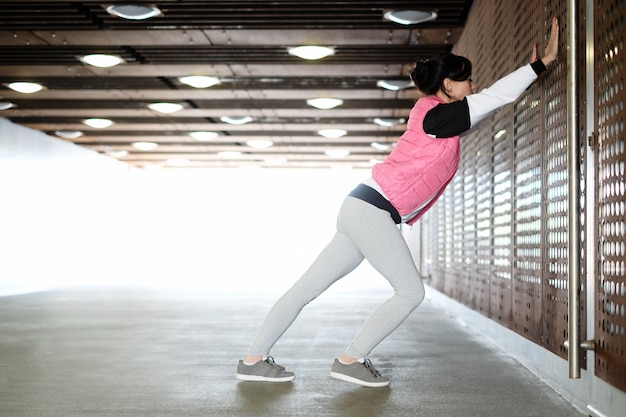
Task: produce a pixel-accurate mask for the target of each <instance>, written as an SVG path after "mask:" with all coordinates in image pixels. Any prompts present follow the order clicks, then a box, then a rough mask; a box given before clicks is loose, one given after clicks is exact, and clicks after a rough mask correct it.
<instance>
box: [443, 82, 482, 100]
mask: <svg viewBox="0 0 626 417" xmlns="http://www.w3.org/2000/svg"><path fill="white" fill-rule="evenodd" d="M443 85H444V87H445V89H446V90H445V93H446V95H447V97H448V99H449V101H450V102H453V101H460V100H463V99H464V98H465V97H466V96H469V95H470V94H472V93H473V92H474V90H475V89H476V84H475V83H474V81H472V78H471V77H470V78H468V79H467V80H464V81H454V80H452V79H450V78H446V79H445V80H444V82H443Z"/></svg>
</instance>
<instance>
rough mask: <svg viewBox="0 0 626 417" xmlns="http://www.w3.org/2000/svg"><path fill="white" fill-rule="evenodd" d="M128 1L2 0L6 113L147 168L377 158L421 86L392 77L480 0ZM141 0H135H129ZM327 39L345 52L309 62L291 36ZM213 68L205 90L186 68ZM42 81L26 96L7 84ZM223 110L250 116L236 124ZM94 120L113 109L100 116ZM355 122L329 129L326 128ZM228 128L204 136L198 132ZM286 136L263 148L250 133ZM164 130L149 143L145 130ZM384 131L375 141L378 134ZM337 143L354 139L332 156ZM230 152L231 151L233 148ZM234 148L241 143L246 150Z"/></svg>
mask: <svg viewBox="0 0 626 417" xmlns="http://www.w3.org/2000/svg"><path fill="white" fill-rule="evenodd" d="M116 3H120V2H115V1H108V2H107V1H106V0H102V1H56V0H50V1H45V0H43V1H42V0H38V1H33V0H21V1H2V2H1V3H0V105H1V104H3V103H4V104H5V107H6V103H12V107H10V108H8V109H5V110H0V117H4V118H7V119H9V120H11V121H13V122H15V123H17V124H20V125H24V126H28V127H30V128H33V129H37V130H41V131H43V132H45V133H47V134H49V135H51V136H55V137H59V136H58V134H57V133H56V132H59V131H66V132H67V131H80V132H82V133H83V135H82V136H80V137H77V138H74V139H68V138H61V139H62V140H69V141H72V142H74V143H76V144H77V145H79V146H83V147H86V148H90V149H93V150H95V151H97V152H100V153H103V154H106V155H109V156H111V157H115V158H117V159H119V160H121V161H124V162H127V163H128V164H131V165H134V166H138V167H155V166H166V167H170V166H171V167H181V166H185V167H239V166H247V165H254V166H261V167H267V166H272V167H307V168H311V167H312V168H317V167H319V168H328V167H335V166H351V167H354V168H369V167H371V166H372V164H373V163H375V162H376V161H380V160H382V159H383V158H384V157H385V155H386V154H388V153H389V151H390V149H391V148H390V147H392V146H393V144H394V143H395V141H396V140H397V139H398V136H399V135H400V134H401V133H402V131H403V130H404V125H403V124H402V123H400V124H396V125H393V126H380V125H378V124H376V123H374V119H376V118H383V119H405V120H406V117H407V116H408V113H409V110H410V108H411V107H412V105H413V103H414V101H415V99H416V97H417V96H416V92H415V90H414V89H413V88H407V89H402V90H398V91H390V90H386V89H384V88H381V87H378V86H377V82H378V81H379V80H387V81H393V80H407V79H408V73H409V71H410V69H411V67H412V65H413V64H414V62H415V61H416V60H418V59H426V58H429V57H432V56H435V55H438V54H440V53H442V52H445V51H450V50H451V49H452V46H453V45H454V44H455V42H457V40H458V38H459V36H460V34H461V32H462V29H463V25H464V23H465V21H466V18H467V15H468V12H469V9H470V7H471V3H472V1H471V0H458V1H454V0H437V1H435V0H433V1H419V0H409V1H367V0H357V1H352V0H349V1H309V0H291V1H285V0H275V1H263V0H247V1H246V0H244V1H172V0H168V1H159V0H154V1H150V2H145V1H137V0H135V1H132V3H133V4H152V5H156V6H157V7H158V8H159V9H160V10H161V12H162V14H161V15H160V16H157V17H153V18H150V19H147V20H141V21H140V20H127V19H123V18H120V17H116V16H113V15H110V14H108V13H107V11H106V7H107V6H109V5H111V4H116ZM125 3H126V4H127V3H130V1H127V2H125ZM406 9H421V10H429V11H435V12H437V14H438V17H437V19H435V20H432V21H429V22H425V23H421V24H417V25H409V26H405V25H401V24H397V23H393V22H389V21H386V20H384V19H383V14H384V12H385V11H388V10H406ZM312 44H317V45H324V46H331V47H333V48H334V55H331V56H328V57H326V58H323V59H320V60H316V61H310V60H303V59H301V58H298V57H296V56H293V55H290V54H289V53H288V52H287V48H288V47H293V46H299V45H312ZM90 53H106V54H113V55H118V56H120V57H122V58H123V59H124V61H125V62H124V63H122V64H120V65H117V66H114V67H109V68H98V67H94V66H90V65H88V64H85V63H83V62H81V61H80V59H79V58H80V57H81V56H83V55H85V54H90ZM188 75H207V76H216V77H218V78H220V80H221V83H220V84H218V85H215V86H212V87H209V88H201V89H198V88H193V87H190V86H188V85H185V84H183V83H182V82H180V80H179V79H178V77H181V76H188ZM14 81H29V82H37V83H40V84H42V85H43V86H44V89H43V90H41V91H39V92H36V93H32V94H24V93H19V92H16V91H13V90H11V89H9V88H8V87H7V84H9V83H11V82H14ZM316 97H333V98H339V99H342V100H343V104H342V105H340V106H338V107H336V108H333V109H329V110H320V109H316V108H314V107H311V106H310V105H308V104H307V99H311V98H316ZM154 102H174V103H179V104H181V105H182V106H183V109H182V110H180V111H177V112H175V113H169V114H163V113H159V112H157V111H154V110H151V109H149V108H148V107H147V106H148V105H149V104H150V103H154ZM222 116H227V117H239V116H249V117H251V118H253V121H252V122H250V123H246V124H240V125H234V124H229V123H225V122H224V121H222V120H221V119H220V117H222ZM87 118H107V119H110V120H112V121H113V122H114V124H113V125H112V126H110V127H108V128H101V129H98V128H92V127H89V126H87V125H85V124H84V123H83V120H84V119H87ZM329 128H332V129H342V130H345V131H346V132H347V133H346V134H345V135H344V136H342V137H339V138H335V139H332V138H331V139H329V138H326V137H323V136H321V135H320V134H318V131H319V130H321V129H329ZM194 131H211V132H216V133H218V136H217V137H216V138H214V139H211V140H208V141H199V140H197V139H194V138H192V137H191V136H190V135H189V133H190V132H194ZM258 139H266V140H271V141H272V142H273V145H272V146H270V147H265V148H254V147H252V146H249V145H248V142H249V141H251V140H258ZM138 141H139V142H153V143H157V144H158V146H157V147H156V148H155V149H153V150H149V151H146V150H139V149H137V148H135V147H134V146H133V145H132V144H133V143H135V142H138ZM372 143H375V144H376V145H375V147H374V146H372ZM328 150H346V151H349V152H350V153H349V154H348V155H346V156H342V157H340V156H336V155H335V156H329V155H327V154H326V153H325V152H326V151H328ZM222 152H229V153H227V154H224V153H222ZM233 152H234V153H233Z"/></svg>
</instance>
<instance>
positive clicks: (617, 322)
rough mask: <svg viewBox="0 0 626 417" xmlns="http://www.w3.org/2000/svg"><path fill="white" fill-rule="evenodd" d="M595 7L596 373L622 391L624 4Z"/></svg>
mask: <svg viewBox="0 0 626 417" xmlns="http://www.w3.org/2000/svg"><path fill="white" fill-rule="evenodd" d="M596 4H597V6H596V23H595V24H596V27H595V31H594V32H595V37H596V39H595V56H596V74H595V75H596V76H595V79H596V127H595V131H596V132H597V136H598V149H597V152H596V158H597V159H596V166H597V169H598V173H597V178H598V184H597V186H596V192H597V196H596V201H597V215H598V219H597V232H598V242H597V247H598V248H599V252H600V253H599V259H598V262H599V265H598V275H599V281H598V282H597V288H596V291H597V301H596V306H595V321H596V326H595V327H596V329H595V331H596V341H597V343H596V364H595V365H596V375H597V376H598V377H600V378H602V379H604V380H605V381H607V382H609V383H611V384H612V385H615V386H616V387H618V388H620V389H621V390H623V391H626V378H624V375H626V355H625V353H624V350H625V349H626V334H625V333H626V223H625V221H626V190H625V188H626V185H625V184H626V174H625V172H624V164H625V162H624V161H625V160H626V150H625V145H624V143H625V141H626V132H625V131H624V122H625V119H626V108H625V104H626V87H625V86H624V73H625V72H626V68H625V67H626V65H625V64H626V57H625V54H624V52H625V50H624V43H625V35H624V32H626V25H625V23H624V17H625V15H626V1H624V0H600V1H598V2H597V3H596Z"/></svg>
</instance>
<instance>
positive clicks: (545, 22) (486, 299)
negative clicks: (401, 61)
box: [420, 0, 568, 358]
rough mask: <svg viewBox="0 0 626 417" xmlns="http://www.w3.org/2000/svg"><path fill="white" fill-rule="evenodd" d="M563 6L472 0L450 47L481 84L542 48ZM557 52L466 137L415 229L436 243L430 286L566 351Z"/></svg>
mask: <svg viewBox="0 0 626 417" xmlns="http://www.w3.org/2000/svg"><path fill="white" fill-rule="evenodd" d="M564 9H565V2H564V1H550V0H548V1H546V0H537V1H525V2H514V1H506V2H497V3H496V2H489V1H486V0H483V1H475V2H474V4H473V6H472V10H471V13H470V16H469V19H468V23H467V25H466V28H465V30H464V32H463V36H462V37H461V39H460V41H459V43H458V45H457V48H456V50H455V52H456V53H459V54H462V55H465V56H467V57H469V58H470V59H471V60H472V62H474V64H475V68H474V73H473V79H474V80H475V81H476V82H477V83H478V84H479V87H478V88H479V89H480V88H483V87H487V86H488V85H490V84H491V83H493V82H494V81H496V80H497V79H498V78H500V77H501V76H503V75H506V74H507V73H509V72H511V71H513V70H515V69H516V68H518V67H519V66H521V65H524V64H525V63H527V62H528V61H529V59H530V52H531V50H532V45H533V44H534V43H537V44H539V45H540V50H541V45H545V43H546V42H547V36H548V33H549V21H550V17H551V16H553V15H556V16H564V14H565V10H564ZM561 20H562V21H563V20H564V18H562V19H561ZM562 26H563V24H562ZM563 30H565V28H563ZM562 42H564V40H562ZM561 48H562V50H564V47H563V45H561ZM564 56H565V55H563V59H562V60H559V62H558V63H556V65H554V66H553V67H552V68H551V69H550V71H549V72H548V73H547V74H544V75H542V77H541V79H540V80H539V81H538V82H537V83H535V84H534V85H532V86H531V87H530V88H529V89H528V90H527V91H526V92H525V93H524V94H523V95H522V96H521V97H520V99H519V100H518V101H517V102H516V103H515V104H513V105H511V106H507V107H505V108H504V109H502V110H501V111H500V112H499V113H498V114H497V115H496V116H494V117H493V118H492V119H490V120H488V121H487V122H486V123H485V124H484V125H483V126H482V128H481V130H480V131H478V132H476V133H473V134H471V135H469V136H467V137H465V138H463V140H462V152H463V154H462V162H461V166H460V169H459V172H458V174H457V176H456V177H455V179H454V181H453V183H452V184H451V186H450V187H449V189H448V190H447V191H446V193H445V195H444V197H443V198H442V201H440V202H439V203H438V204H437V205H435V207H434V208H433V209H432V210H431V212H430V213H429V214H428V215H427V217H426V218H425V219H424V221H423V222H422V225H421V226H420V227H421V236H422V239H423V240H424V242H422V244H421V248H422V249H421V250H422V252H428V251H429V248H432V250H436V253H435V254H434V255H431V256H429V259H432V260H433V265H430V264H429V265H428V271H430V272H431V279H432V285H433V286H434V287H436V288H438V289H439V290H441V291H443V292H445V293H446V294H448V295H449V296H451V297H453V298H455V299H457V300H458V301H460V302H462V303H464V304H465V305H467V306H469V307H471V308H473V309H474V310H476V311H479V312H481V313H482V314H484V315H486V316H488V317H490V318H492V319H493V320H496V321H498V322H499V323H501V324H503V325H505V326H506V327H509V328H511V329H512V330H514V331H516V332H518V333H520V334H521V335H523V336H524V337H526V338H528V339H530V340H532V341H534V342H536V343H538V344H540V345H542V346H544V347H546V348H547V349H549V350H551V351H553V352H555V353H556V354H558V355H560V356H562V357H564V358H565V357H567V352H566V351H564V349H563V348H562V346H563V342H564V341H565V340H566V339H567V259H568V256H567V246H568V241H567V239H568V235H567V146H566V144H567V129H566V117H567V116H566V111H567V86H566V79H567V77H566V70H567V69H566V65H565V62H564V61H565V59H564ZM429 232H435V233H436V239H435V238H433V236H435V234H433V235H430V236H429ZM429 239H432V241H431V242H430V243H429ZM435 260H436V261H435Z"/></svg>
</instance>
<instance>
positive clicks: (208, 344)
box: [0, 290, 583, 417]
mask: <svg viewBox="0 0 626 417" xmlns="http://www.w3.org/2000/svg"><path fill="white" fill-rule="evenodd" d="M386 296H387V294H386V293H384V294H373V293H358V292H337V293H332V292H331V293H330V294H325V295H323V296H322V297H320V299H318V300H316V301H315V302H313V303H311V304H310V305H309V306H307V307H306V308H305V310H304V311H303V313H302V314H301V316H300V317H299V318H298V320H297V321H296V323H295V324H294V326H292V328H291V329H289V330H288V331H287V333H285V335H284V337H283V339H281V341H279V343H278V344H277V345H276V346H275V348H274V350H273V355H274V357H275V358H276V361H277V362H278V363H280V364H281V365H283V366H286V367H287V368H288V369H290V370H293V371H294V372H295V373H296V375H297V378H296V381H295V382H294V383H282V384H263V383H250V382H238V381H237V380H236V379H235V368H236V363H237V360H238V359H239V358H240V356H241V355H242V353H243V351H244V350H245V348H246V346H247V344H248V343H249V341H250V339H251V337H252V336H253V334H254V333H255V331H256V329H257V327H258V325H259V324H260V320H261V319H262V316H263V315H264V314H265V313H266V311H267V309H268V308H269V307H270V305H271V303H272V302H273V301H274V299H275V298H276V295H271V296H263V295H255V296H234V295H222V296H217V295H215V294H213V295H211V294H208V293H183V292H176V291H161V292H156V291H152V290H150V291H136V290H134V291H119V290H107V291H96V290H92V291H63V292H50V293H37V294H28V295H20V296H10V297H4V298H0V416H2V417H18V416H19V417H31V416H46V417H54V416H59V417H61V416H63V417H71V416H93V417H98V416H118V417H122V416H129V417H130V416H132V417H140V416H150V417H157V416H185V417H187V416H220V417H223V416H271V417H277V416H307V417H308V416H355V417H368V416H376V417H380V416H393V417H400V416H428V417H436V416H445V417H453V416H463V417H467V416H481V417H488V416H498V417H504V416H507V417H508V416H538V417H539V416H541V417H546V416H551V417H561V416H562V417H572V416H581V415H583V414H581V413H580V412H579V411H577V410H576V409H575V408H573V407H572V406H571V405H570V404H569V403H568V402H566V401H565V400H564V399H563V398H562V397H560V396H559V395H558V394H557V393H555V392H554V391H553V390H552V389H551V388H550V387H548V386H546V385H545V384H544V383H542V382H541V381H540V380H539V379H538V378H536V377H535V376H534V375H533V374H531V373H530V372H529V371H528V370H527V369H526V368H524V367H522V366H521V365H520V364H519V363H518V362H516V361H515V360H514V359H512V358H511V357H509V356H507V355H506V354H505V353H503V352H501V351H499V350H498V349H497V348H496V347H494V346H492V345H489V344H487V343H485V342H483V341H482V340H481V339H480V337H479V336H478V335H476V334H474V333H472V332H471V330H469V329H467V328H464V327H462V326H461V325H460V324H459V323H458V322H457V321H455V320H453V319H451V318H449V317H448V316H447V315H446V313H445V312H444V311H443V310H441V308H440V307H438V306H437V305H434V304H433V303H432V302H429V301H426V302H424V304H423V305H422V306H420V308H419V309H418V310H417V311H416V312H415V313H414V314H413V315H412V316H411V317H410V318H409V319H408V320H407V321H406V322H405V323H404V324H403V325H402V326H401V327H400V328H399V329H398V330H397V331H396V332H395V333H393V334H392V335H391V336H390V337H389V338H388V339H387V340H385V341H384V342H383V343H382V344H381V345H379V346H378V347H377V349H376V350H375V351H374V352H373V354H372V356H371V359H372V361H373V362H374V364H375V365H376V366H377V367H378V369H379V370H380V371H382V372H383V373H384V374H386V375H389V376H390V377H391V380H392V382H391V386H390V387H389V388H362V387H359V386H355V385H352V384H349V383H345V382H340V381H336V380H333V379H331V378H330V377H329V376H328V372H329V369H330V365H331V363H332V360H333V358H334V357H335V356H336V355H338V354H340V353H341V352H342V350H343V348H344V347H345V345H346V344H347V343H348V341H349V339H350V338H351V337H352V335H353V334H354V333H355V332H356V330H357V329H358V328H359V327H360V325H361V324H362V322H363V320H364V319H365V318H366V316H367V315H368V314H369V312H370V311H371V310H372V309H373V308H374V307H375V306H376V305H377V304H379V303H380V302H381V301H382V300H383V298H384V297H386Z"/></svg>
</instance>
